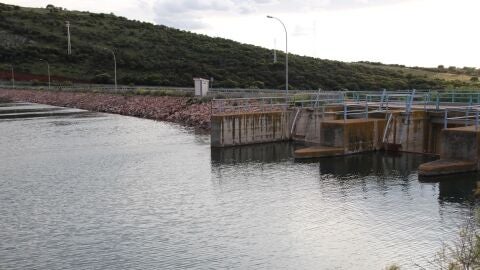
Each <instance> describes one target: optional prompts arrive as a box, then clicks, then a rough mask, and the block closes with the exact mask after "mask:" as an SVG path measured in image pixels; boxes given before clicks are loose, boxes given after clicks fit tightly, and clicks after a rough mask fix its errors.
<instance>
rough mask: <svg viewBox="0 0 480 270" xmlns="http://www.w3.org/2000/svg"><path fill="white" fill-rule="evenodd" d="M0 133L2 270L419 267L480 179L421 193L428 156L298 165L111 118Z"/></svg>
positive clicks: (463, 212)
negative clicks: (422, 170)
mask: <svg viewBox="0 0 480 270" xmlns="http://www.w3.org/2000/svg"><path fill="white" fill-rule="evenodd" d="M0 136H1V137H2V140H1V141H0V149H2V151H0V160H1V161H2V162H1V163H0V203H1V204H2V207H1V208H0V216H1V217H2V218H1V219H0V225H1V228H2V230H0V243H2V244H1V245H0V258H1V259H0V269H125V268H127V269H132V268H133V269H360V270H362V269H383V268H384V267H385V266H386V265H389V264H393V263H397V264H399V265H401V266H402V267H403V269H412V268H413V265H414V264H420V265H424V266H427V265H426V261H427V260H428V259H431V258H432V256H433V255H434V254H435V251H436V250H437V249H438V248H439V247H440V246H441V243H442V241H447V242H448V241H450V240H451V239H453V238H454V237H455V236H456V235H457V232H458V226H459V225H460V224H461V223H462V221H463V220H464V219H465V217H466V216H469V215H472V213H473V212H472V209H473V206H475V205H476V201H475V199H474V196H473V192H474V189H475V187H476V181H477V180H478V177H477V176H476V175H470V176H462V177H457V178H454V179H450V180H446V181H441V182H433V183H421V182H419V181H418V176H417V173H416V169H417V167H418V165H419V164H421V163H423V162H426V161H429V160H430V158H428V157H424V156H421V155H412V154H402V155H392V154H388V153H372V154H362V155H352V156H346V157H336V158H324V159H318V160H314V161H306V162H300V161H298V160H297V161H296V160H294V159H293V158H292V152H293V149H294V148H296V147H299V146H296V145H293V144H289V143H278V144H265V145H255V146H248V147H236V148H226V149H210V145H209V137H208V136H206V135H204V134H198V133H196V132H195V131H194V130H191V129H187V128H183V127H181V126H178V125H174V124H167V123H161V122H155V121H150V120H145V119H136V118H131V117H123V116H112V115H104V114H101V115H96V116H95V117H89V118H87V117H62V118H41V119H26V120H18V121H0Z"/></svg>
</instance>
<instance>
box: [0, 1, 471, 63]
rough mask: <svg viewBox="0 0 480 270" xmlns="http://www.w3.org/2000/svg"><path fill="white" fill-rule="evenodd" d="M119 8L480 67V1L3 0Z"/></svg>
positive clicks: (294, 42)
mask: <svg viewBox="0 0 480 270" xmlns="http://www.w3.org/2000/svg"><path fill="white" fill-rule="evenodd" d="M1 1H2V2H4V3H8V4H16V5H21V6H31V7H45V6H46V5H47V4H53V5H56V6H62V7H66V8H67V9H72V10H85V11H91V12H105V13H110V12H113V13H115V14H116V15H121V16H124V17H127V18H130V19H137V20H142V21H148V22H152V23H156V24H164V25H167V26H171V27H176V28H180V29H184V30H189V31H192V32H196V33H202V34H206V35H209V36H216V37H224V38H228V39H233V40H236V41H240V42H243V43H249V44H255V45H259V46H263V47H267V48H274V47H276V48H277V49H279V50H284V49H285V33H284V31H283V28H282V26H281V24H280V23H279V22H277V21H275V20H270V19H267V18H266V15H273V16H276V17H278V18H281V19H282V21H283V22H284V23H285V25H286V27H287V30H288V38H289V39H288V46H289V51H290V52H293V53H296V54H300V55H309V56H315V57H319V58H324V59H332V60H340V61H348V62H351V61H362V60H364V61H374V62H383V63H396V64H404V65H409V66H437V65H440V64H443V65H446V66H450V65H455V66H460V67H463V66H474V67H480V55H479V53H478V49H477V48H480V44H479V42H480V27H479V26H480V23H479V21H478V19H477V18H478V14H479V12H480V1H478V0H295V1H291V0H116V1H102V0H82V1H78V0H48V1H43V0H1Z"/></svg>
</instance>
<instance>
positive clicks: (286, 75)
mask: <svg viewBox="0 0 480 270" xmlns="http://www.w3.org/2000/svg"><path fill="white" fill-rule="evenodd" d="M267 18H269V19H275V20H277V21H279V22H280V23H281V24H282V26H283V29H284V30H285V93H286V95H287V97H288V33H287V27H285V24H284V23H283V22H282V21H281V20H280V19H279V18H277V17H273V16H270V15H267Z"/></svg>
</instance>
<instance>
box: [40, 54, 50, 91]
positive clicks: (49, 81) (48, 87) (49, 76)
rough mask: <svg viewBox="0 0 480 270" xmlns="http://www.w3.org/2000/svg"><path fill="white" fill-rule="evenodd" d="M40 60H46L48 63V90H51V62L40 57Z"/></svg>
mask: <svg viewBox="0 0 480 270" xmlns="http://www.w3.org/2000/svg"><path fill="white" fill-rule="evenodd" d="M40 61H45V62H46V63H47V71H48V91H50V84H51V81H50V64H49V63H48V61H47V60H44V59H40Z"/></svg>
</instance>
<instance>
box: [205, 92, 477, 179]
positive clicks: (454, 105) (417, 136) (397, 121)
mask: <svg viewBox="0 0 480 270" xmlns="http://www.w3.org/2000/svg"><path fill="white" fill-rule="evenodd" d="M479 93H480V92H432V91H428V92H426V91H423V92H422V91H415V90H412V91H404V92H387V91H383V92H373V93H372V92H347V93H346V92H320V91H319V92H318V93H316V94H309V95H307V94H304V95H300V96H298V95H297V96H289V97H273V98H268V97H264V98H248V99H222V100H214V101H213V103H212V118H211V125H212V128H211V137H212V140H211V146H212V147H230V146H241V145H249V144H258V143H269V142H277V141H296V142H301V143H304V144H306V147H305V148H303V149H298V150H296V151H295V152H294V156H295V158H297V159H305V158H323V157H331V156H338V155H350V154H356V153H363V152H369V151H378V150H386V151H396V152H410V153H419V154H429V155H436V156H438V157H439V158H440V159H439V160H437V161H434V162H430V163H427V164H422V165H421V166H420V167H419V174H420V175H421V176H437V175H444V174H454V173H462V172H470V171H477V170H479V169H480V162H479V156H480V150H479V142H480V136H479V134H480V129H479V127H478V125H479V111H480V94H479Z"/></svg>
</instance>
